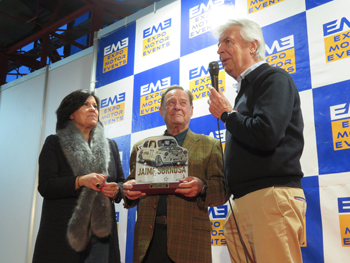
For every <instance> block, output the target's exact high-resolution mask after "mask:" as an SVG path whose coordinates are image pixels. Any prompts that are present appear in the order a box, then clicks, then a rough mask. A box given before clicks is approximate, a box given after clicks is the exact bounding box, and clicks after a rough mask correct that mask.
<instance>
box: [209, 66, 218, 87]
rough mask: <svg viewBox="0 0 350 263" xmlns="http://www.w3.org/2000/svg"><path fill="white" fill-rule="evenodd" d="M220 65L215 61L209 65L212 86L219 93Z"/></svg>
mask: <svg viewBox="0 0 350 263" xmlns="http://www.w3.org/2000/svg"><path fill="white" fill-rule="evenodd" d="M219 70H220V69H219V63H218V62H217V61H213V62H210V63H209V73H210V78H211V85H212V86H213V87H214V89H216V91H218V89H219Z"/></svg>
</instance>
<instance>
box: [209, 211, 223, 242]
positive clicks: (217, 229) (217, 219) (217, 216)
mask: <svg viewBox="0 0 350 263" xmlns="http://www.w3.org/2000/svg"><path fill="white" fill-rule="evenodd" d="M208 209H209V217H210V218H212V219H211V220H210V223H211V245H212V246H226V239H225V236H224V224H225V219H226V216H227V205H223V206H218V207H209V208H208Z"/></svg>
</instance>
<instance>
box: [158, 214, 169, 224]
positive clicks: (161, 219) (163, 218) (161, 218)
mask: <svg viewBox="0 0 350 263" xmlns="http://www.w3.org/2000/svg"><path fill="white" fill-rule="evenodd" d="M156 224H160V225H166V224H167V218H166V216H156Z"/></svg>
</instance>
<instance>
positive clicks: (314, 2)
mask: <svg viewBox="0 0 350 263" xmlns="http://www.w3.org/2000/svg"><path fill="white" fill-rule="evenodd" d="M332 1H333V0H305V5H306V10H309V9H312V8H314V7H317V6H320V5H324V4H326V3H329V2H332Z"/></svg>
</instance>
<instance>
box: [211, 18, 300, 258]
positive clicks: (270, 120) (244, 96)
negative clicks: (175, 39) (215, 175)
mask: <svg viewBox="0 0 350 263" xmlns="http://www.w3.org/2000/svg"><path fill="white" fill-rule="evenodd" d="M218 36H219V49H218V51H217V52H218V54H219V55H220V60H221V62H222V65H223V67H224V69H225V71H226V72H227V74H228V75H230V76H231V77H233V78H234V79H235V80H237V90H238V94H237V97H236V99H235V105H234V107H232V106H231V104H230V102H229V101H228V100H227V98H226V97H225V96H224V95H223V94H222V93H221V92H220V91H219V92H217V91H216V90H215V89H213V88H211V94H210V98H209V104H210V108H209V110H210V112H211V113H212V114H213V115H214V116H215V117H216V118H220V119H221V120H222V121H223V122H224V123H225V126H226V146H225V166H224V170H225V177H226V178H227V181H228V185H229V189H230V192H231V193H232V194H233V197H234V200H233V205H232V207H233V213H234V215H235V217H236V219H237V220H236V221H237V225H236V223H235V220H234V215H232V214H231V213H229V214H228V216H227V219H226V223H225V226H224V233H225V238H226V241H227V244H228V248H229V251H230V256H231V261H232V262H247V261H248V259H249V262H302V256H301V250H300V245H301V244H302V242H303V234H304V216H305V212H306V202H305V196H304V192H303V189H302V184H301V178H302V177H303V172H302V171H301V166H300V157H301V154H302V150H303V146H304V140H303V127H304V125H303V118H302V113H301V109H300V99H299V93H298V90H297V88H296V86H295V84H294V81H293V79H292V78H291V76H290V75H289V74H288V73H287V72H285V71H284V70H283V69H279V68H274V67H271V66H269V65H268V64H267V63H266V62H265V61H264V59H265V42H264V38H263V35H262V30H261V28H260V26H259V25H257V24H256V23H255V22H253V21H250V20H247V19H241V20H231V21H229V22H228V23H227V24H225V25H224V26H222V27H221V28H220V29H219V30H218ZM239 230H240V233H241V236H242V240H243V242H241V240H240V237H239Z"/></svg>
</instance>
